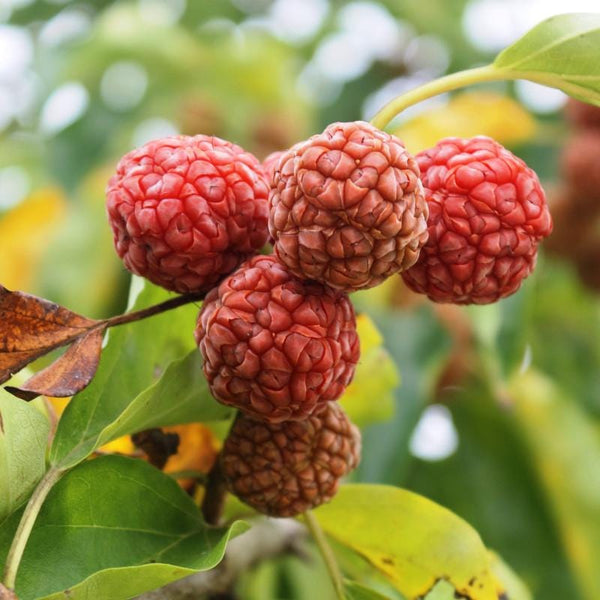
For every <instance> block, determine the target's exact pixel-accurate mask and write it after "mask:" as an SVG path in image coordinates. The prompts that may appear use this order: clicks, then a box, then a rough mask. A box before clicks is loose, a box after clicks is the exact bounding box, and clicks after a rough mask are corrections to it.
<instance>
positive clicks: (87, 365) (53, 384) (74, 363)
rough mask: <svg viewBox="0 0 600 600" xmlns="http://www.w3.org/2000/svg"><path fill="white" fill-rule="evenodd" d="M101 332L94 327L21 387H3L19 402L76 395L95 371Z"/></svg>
mask: <svg viewBox="0 0 600 600" xmlns="http://www.w3.org/2000/svg"><path fill="white" fill-rule="evenodd" d="M105 331H106V327H103V326H98V327H95V328H94V329H92V330H91V331H89V332H88V333H86V334H84V335H82V336H81V337H80V338H78V339H77V341H75V343H74V344H73V345H72V346H71V347H70V348H69V349H68V350H67V351H66V352H65V353H64V354H63V355H62V356H61V357H59V358H57V359H56V360H55V361H54V362H53V363H52V364H51V365H49V366H48V367H46V368H45V369H43V370H41V371H39V372H38V373H36V374H35V375H34V376H33V377H31V378H30V379H28V380H27V381H26V382H25V383H24V384H23V385H22V386H20V387H11V386H7V387H6V390H7V391H8V392H10V393H11V394H14V395H15V396H17V397H19V398H22V399H23V400H33V398H35V397H37V396H39V395H44V396H55V397H58V398H65V397H67V396H72V395H73V394H76V393H77V392H80V391H81V390H82V389H83V388H84V387H86V386H87V385H88V384H89V382H90V381H91V380H92V378H93V377H94V375H95V373H96V370H97V369H98V364H99V362H100V354H101V352H102V339H103V337H104V332H105Z"/></svg>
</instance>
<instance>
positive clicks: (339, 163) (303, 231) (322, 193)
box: [269, 121, 427, 291]
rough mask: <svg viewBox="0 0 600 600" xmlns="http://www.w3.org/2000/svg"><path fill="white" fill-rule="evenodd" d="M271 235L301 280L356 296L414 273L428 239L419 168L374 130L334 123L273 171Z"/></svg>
mask: <svg viewBox="0 0 600 600" xmlns="http://www.w3.org/2000/svg"><path fill="white" fill-rule="evenodd" d="M269 202H270V207H271V212H270V219H269V229H270V232H271V235H272V237H273V239H274V251H275V254H276V255H277V257H278V258H279V260H280V261H281V262H282V263H283V264H285V265H286V266H287V267H288V268H289V269H290V270H291V271H292V272H293V273H294V274H295V275H297V276H298V277H302V278H305V279H314V280H317V281H320V282H323V283H326V284H328V285H330V286H332V287H334V288H336V289H340V290H345V291H353V290H359V289H366V288H370V287H373V286H375V285H378V284H380V283H382V282H383V281H384V280H385V279H386V278H387V277H389V276H390V275H392V274H394V273H397V272H399V271H401V270H403V269H406V268H408V267H409V266H411V265H412V264H413V263H414V262H415V261H416V260H417V258H418V255H419V250H420V248H421V246H422V245H423V244H424V243H425V240H426V238H427V204H426V202H425V198H424V193H423V187H422V185H421V182H420V179H419V167H418V165H417V163H416V161H415V159H414V157H412V156H411V155H410V154H409V153H408V151H407V150H406V149H405V148H404V146H403V145H402V142H401V141H400V140H399V139H397V138H395V137H394V136H391V135H389V134H387V133H385V132H383V131H380V130H378V129H376V128H375V127H373V126H371V125H369V124H368V123H365V122H362V121H356V122H351V123H333V124H331V125H329V126H328V127H327V128H326V129H325V131H323V133H321V134H318V135H315V136H313V137H312V138H310V139H309V140H307V141H306V142H304V143H300V144H296V145H295V146H293V147H292V148H291V149H290V150H289V151H288V152H287V153H285V154H284V155H283V156H282V157H280V159H279V162H278V164H277V165H275V169H274V173H273V179H272V190H271V195H270V200H269Z"/></svg>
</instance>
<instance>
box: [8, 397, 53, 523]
mask: <svg viewBox="0 0 600 600" xmlns="http://www.w3.org/2000/svg"><path fill="white" fill-rule="evenodd" d="M49 431H50V423H49V421H48V419H47V418H46V417H45V416H44V415H43V414H42V413H41V412H40V411H39V410H38V409H37V408H36V407H35V405H33V404H28V403H26V402H23V401H22V400H19V399H18V398H15V397H14V396H12V395H11V394H9V393H8V392H5V391H4V389H2V388H0V523H1V522H2V521H3V520H4V519H5V518H6V517H8V516H9V515H10V514H11V513H12V512H13V511H15V510H16V509H17V508H18V507H19V506H20V505H21V504H23V503H24V502H25V501H26V500H27V498H28V497H29V495H30V494H31V492H32V490H33V488H34V487H35V485H36V484H37V482H38V481H39V480H40V479H41V478H42V476H43V475H44V473H45V471H46V448H47V446H48V433H49Z"/></svg>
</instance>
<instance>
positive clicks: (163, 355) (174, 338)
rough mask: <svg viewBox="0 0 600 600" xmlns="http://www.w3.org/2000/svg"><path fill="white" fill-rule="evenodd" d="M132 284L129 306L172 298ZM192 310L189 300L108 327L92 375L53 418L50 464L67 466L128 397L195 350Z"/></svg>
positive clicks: (91, 445) (89, 447)
mask: <svg viewBox="0 0 600 600" xmlns="http://www.w3.org/2000/svg"><path fill="white" fill-rule="evenodd" d="M133 282H134V283H133V289H134V291H135V290H136V287H140V286H141V290H140V291H139V294H135V293H134V294H132V298H135V301H134V302H130V304H132V306H131V309H132V310H139V309H141V308H145V307H147V306H151V305H153V304H158V303H159V302H162V301H164V300H166V299H168V298H169V297H171V296H172V294H169V292H166V291H165V290H163V289H161V288H158V287H156V286H153V285H151V284H150V283H147V282H140V280H139V279H136V278H134V279H133ZM197 313H198V309H197V307H196V306H194V305H193V304H191V305H187V306H183V307H180V308H178V309H176V310H173V311H169V312H166V313H162V314H160V315H157V316H154V317H151V318H149V319H145V320H143V321H138V322H135V323H131V324H129V325H124V326H121V327H117V328H114V329H111V330H109V333H108V337H107V342H106V344H105V348H104V350H103V351H102V358H101V360H100V366H99V368H98V371H97V373H96V376H95V377H94V379H93V380H92V383H91V384H90V385H89V386H88V387H87V388H86V389H85V390H83V391H82V392H81V393H79V394H77V395H76V396H75V397H74V398H73V400H71V402H70V403H69V405H68V406H67V408H66V410H65V412H64V414H63V416H62V418H61V420H60V422H59V425H58V429H57V432H56V437H55V439H54V443H53V445H52V449H51V453H50V460H51V462H52V464H53V465H57V466H60V467H63V468H65V467H71V466H73V465H75V464H77V463H78V462H80V461H82V460H83V459H85V458H86V457H87V456H88V455H89V454H90V453H91V452H93V450H95V449H96V448H98V447H99V446H100V445H101V444H102V442H103V441H105V440H103V438H102V435H103V432H104V431H105V430H106V428H108V427H110V426H112V425H113V423H115V421H117V419H119V418H120V417H121V415H122V414H123V413H124V412H125V411H126V410H127V409H128V407H129V406H130V404H131V403H132V402H133V400H134V399H135V398H136V397H137V396H138V395H139V394H140V393H142V392H143V391H144V390H146V389H147V388H148V387H150V386H153V385H154V384H156V382H157V381H158V380H159V379H160V378H161V376H162V375H163V373H164V372H165V369H166V368H167V366H168V365H169V364H170V363H171V362H172V361H174V360H180V359H182V358H183V357H185V356H187V355H188V354H189V353H190V352H191V351H192V350H193V349H194V348H195V343H194V338H193V331H194V326H195V320H196V317H197ZM173 368H175V367H173ZM196 383H197V382H196ZM165 384H166V385H170V383H169V382H165ZM202 389H203V390H204V389H205V388H202ZM148 394H149V395H152V393H151V392H148ZM144 402H145V400H142V401H141V403H142V404H143V403H144ZM163 402H164V403H165V404H164V405H163V406H166V405H172V404H175V403H177V402H178V399H176V398H169V397H164V398H163ZM132 410H133V413H134V414H135V413H137V411H136V410H135V409H132ZM127 419H128V421H129V424H130V425H131V426H133V425H135V418H133V417H132V416H131V413H129V416H128V417H127ZM109 437H110V436H109Z"/></svg>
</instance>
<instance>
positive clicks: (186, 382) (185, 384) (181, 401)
mask: <svg viewBox="0 0 600 600" xmlns="http://www.w3.org/2000/svg"><path fill="white" fill-rule="evenodd" d="M231 412H232V411H231V409H230V408H228V407H226V406H224V405H223V404H219V403H218V402H217V401H216V400H215V399H214V398H213V397H212V395H211V393H210V391H209V389H208V384H207V382H206V378H205V377H204V374H203V373H202V357H201V355H200V352H198V350H196V349H194V350H192V351H191V352H190V353H189V354H188V355H187V356H186V357H184V358H182V359H179V360H176V361H173V362H172V363H171V364H170V365H169V366H168V367H167V370H166V371H165V372H164V374H163V376H162V377H161V378H160V379H159V380H158V381H157V382H156V383H155V384H154V385H153V386H151V387H149V388H147V389H146V390H144V391H143V392H142V393H141V394H140V395H139V396H137V398H136V399H135V400H134V401H133V402H132V403H131V404H130V405H129V406H128V407H127V408H126V409H125V410H124V411H123V412H122V413H121V415H120V416H119V417H118V418H117V419H116V420H115V421H114V422H113V423H111V424H110V425H109V426H107V427H105V428H104V429H103V430H102V432H101V433H100V434H99V436H98V441H97V442H96V445H97V446H102V445H104V444H105V443H107V442H109V441H111V440H114V439H116V438H118V437H120V436H122V435H126V434H130V433H134V432H137V431H142V430H144V429H150V428H152V427H166V426H169V425H180V424H183V423H194V422H202V421H218V420H221V419H226V418H227V417H229V416H230V415H231Z"/></svg>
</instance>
